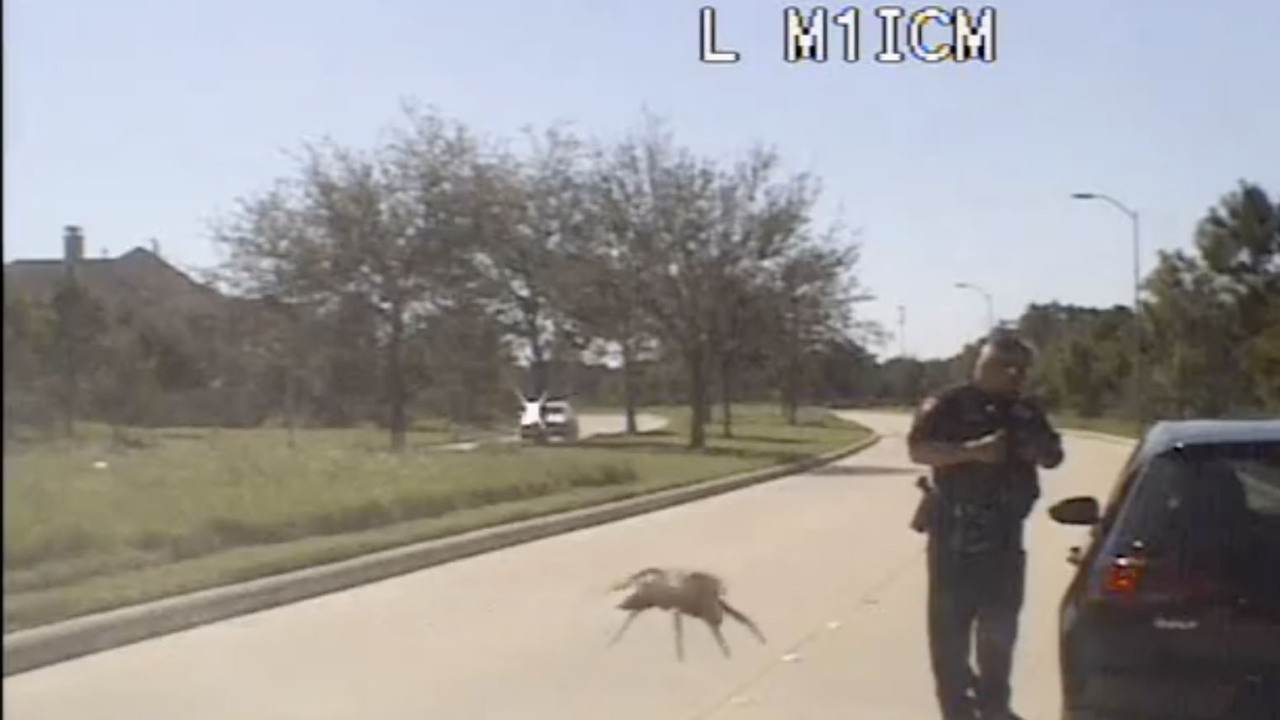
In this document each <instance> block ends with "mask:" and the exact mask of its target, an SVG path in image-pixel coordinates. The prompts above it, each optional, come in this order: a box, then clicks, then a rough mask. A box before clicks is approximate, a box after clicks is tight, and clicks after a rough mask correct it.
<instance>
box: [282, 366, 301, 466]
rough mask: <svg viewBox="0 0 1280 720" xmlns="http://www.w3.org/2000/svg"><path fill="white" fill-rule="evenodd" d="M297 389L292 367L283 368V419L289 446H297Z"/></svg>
mask: <svg viewBox="0 0 1280 720" xmlns="http://www.w3.org/2000/svg"><path fill="white" fill-rule="evenodd" d="M297 398H298V390H297V380H296V379H295V376H294V370H293V367H288V368H285V375H284V419H285V426H286V427H287V428H288V431H289V432H288V440H287V442H288V445H289V447H296V446H297V437H296V434H297V427H298V421H297V406H298V402H297Z"/></svg>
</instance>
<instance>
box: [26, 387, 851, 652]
mask: <svg viewBox="0 0 1280 720" xmlns="http://www.w3.org/2000/svg"><path fill="white" fill-rule="evenodd" d="M645 412H649V413H653V412H657V413H658V414H661V415H664V416H665V417H667V418H668V419H669V421H670V424H669V425H668V426H667V427H666V428H664V429H662V430H659V431H656V432H650V433H644V434H641V435H637V436H608V437H598V438H590V439H588V440H586V441H584V442H582V443H579V444H577V445H573V446H559V447H557V446H544V447H536V446H524V445H517V444H494V445H485V446H481V447H480V448H479V449H476V450H473V451H469V452H451V451H443V450H440V449H438V448H437V447H436V446H437V445H439V444H440V443H441V442H448V441H449V440H450V439H453V438H452V436H451V435H450V434H449V433H443V432H434V433H433V431H430V430H427V431H423V432H422V433H415V434H414V435H413V436H412V438H411V442H410V445H409V450H408V451H407V452H405V453H402V454H400V455H394V454H391V453H388V452H386V450H385V448H386V437H385V435H383V434H379V433H376V432H375V431H372V430H305V431H299V432H298V433H297V435H296V444H295V446H293V447H289V446H288V445H287V444H286V442H285V438H286V436H285V434H284V432H283V431H278V430H272V429H264V430H255V431H236V432H232V431H221V432H209V431H198V432H197V431H149V432H147V433H143V434H141V435H140V436H139V437H141V440H139V441H136V442H134V443H131V446H130V447H128V448H126V449H123V450H121V449H116V450H112V451H108V450H107V449H106V446H105V443H104V442H102V441H99V440H94V439H90V440H88V441H81V442H79V443H76V444H60V445H51V446H40V447H34V448H28V449H26V450H24V451H22V452H20V453H13V454H10V456H9V457H7V458H6V462H5V469H4V472H5V477H4V593H5V631H6V632H9V631H13V630H17V629H22V628H27V627H33V626H36V625H42V624H46V623H50V622H55V621H58V620H63V619H66V618H70V617H74V616H78V615H82V614H87V613H91V612H97V611H102V610H107V609H111V608H115V607H120V606H124V605H131V604H135V603H139V602H145V601H147V600H154V599H158V598H162V597H168V596H172V595H176V594H180V593H184V592H191V591H194V590H199V589H204V588H209V587H215V586H218V585H223V584H227V583H232V582H238V581H244V580H249V579H253V578H259V577H264V576H267V575H272V574H276V573H280V572H286V571H289V570H296V569H299V568H303V567H307V566H311V565H316V564H320V563H325V562H333V561H337V560H341V559H345V558H350V557H354V556H356V555H360V554H364V553H369V552H375V551H378V550H383V549H387V548H391V547H395V546H399V545H404V544H408V543H412V542H417V541H422V540H428V539H433V538H438V537H443V536H446V535H452V534H457V533H461V532H466V531H468V530H474V529H477V528H482V527H486V526H490V525H495V524H500V523H503V522H510V521H514V520H520V519H525V518H530V517H535V516H539V515H545V514H550V513H555V512H559V511H564V510H569V509H574V508H580V507H585V506H588V505H593V504H599V503H603V502H608V501H612V500H618V499H621V498H625V497H630V496H635V495H640V494H644V493H650V492H655V491H658V490H664V489H668V488H672V487H676V486H680V485H686V484H690V483H695V482H699V481H703V480H708V479H712V478H716V477H721V476H725V475H730V474H734V473H737V472H742V471H746V470H751V469H755V468H760V467H765V466H769V465H775V464H779V463H783V462H787V461H790V460H796V459H800V458H802V457H805V456H812V455H817V454H821V453H824V452H828V451H831V450H834V449H837V448H839V447H841V446H844V445H847V444H849V443H851V442H855V441H856V440H858V439H859V438H860V437H866V436H867V435H869V434H870V431H869V430H867V429H866V428H862V427H859V426H856V425H852V424H850V423H847V422H845V421H842V420H840V419H838V418H836V417H835V416H833V415H831V414H829V413H826V412H824V411H821V410H816V409H814V410H806V411H805V412H803V413H802V416H801V422H800V424H798V425H796V426H789V425H787V424H786V423H785V421H784V420H783V419H782V417H781V416H780V414H779V413H778V411H777V409H776V408H771V407H759V406H743V407H739V408H735V418H734V427H735V436H736V437H734V438H733V439H725V438H722V437H720V428H719V425H709V426H708V427H707V431H708V443H707V447H706V448H704V449H702V450H698V451H694V450H689V449H688V448H686V447H685V445H686V438H687V430H688V419H687V418H688V413H687V411H684V410H682V409H671V408H661V409H657V410H655V409H653V408H645Z"/></svg>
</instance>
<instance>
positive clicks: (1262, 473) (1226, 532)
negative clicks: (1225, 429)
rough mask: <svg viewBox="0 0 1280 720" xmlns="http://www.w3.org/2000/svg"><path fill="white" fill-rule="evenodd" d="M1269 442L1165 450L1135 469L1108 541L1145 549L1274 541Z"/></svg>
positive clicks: (1275, 504) (1279, 486)
mask: <svg viewBox="0 0 1280 720" xmlns="http://www.w3.org/2000/svg"><path fill="white" fill-rule="evenodd" d="M1276 445H1277V444H1274V443H1264V444H1244V445H1230V446H1223V447H1219V448H1196V449H1194V450H1192V451H1188V452H1171V453H1166V454H1163V455H1159V456H1157V457H1155V458H1153V459H1152V460H1151V461H1150V462H1149V463H1148V464H1147V465H1146V467H1145V468H1143V469H1142V470H1141V475H1140V477H1139V478H1138V482H1137V483H1136V484H1135V486H1134V488H1133V494H1132V496H1131V498H1130V499H1129V501H1128V502H1126V503H1125V507H1124V510H1123V512H1122V514H1121V516H1120V517H1119V518H1118V523H1117V527H1116V535H1115V538H1114V545H1115V546H1116V547H1115V548H1114V549H1121V548H1127V547H1130V546H1132V544H1133V542H1135V541H1140V542H1141V543H1142V544H1143V545H1145V546H1146V548H1147V549H1148V551H1149V552H1151V553H1155V554H1163V553H1167V552H1174V551H1178V552H1181V551H1195V550H1209V549H1214V548H1218V547H1219V546H1237V545H1240V544H1242V543H1243V544H1252V543H1257V542H1262V543H1265V544H1268V545H1272V546H1274V545H1277V544H1280V533H1278V532H1276V529H1277V524H1280V463H1278V462H1277V454H1276V452H1275V446H1276Z"/></svg>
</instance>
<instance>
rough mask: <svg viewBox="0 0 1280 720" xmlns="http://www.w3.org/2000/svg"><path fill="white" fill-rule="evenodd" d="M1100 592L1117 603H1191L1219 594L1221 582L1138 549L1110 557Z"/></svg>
mask: <svg viewBox="0 0 1280 720" xmlns="http://www.w3.org/2000/svg"><path fill="white" fill-rule="evenodd" d="M1100 585H1101V595H1102V599H1104V600H1113V601H1118V602H1144V603H1147V602H1188V601H1197V600H1209V599H1213V598H1215V597H1217V596H1219V595H1220V593H1221V591H1222V588H1221V586H1220V585H1219V583H1218V582H1217V581H1216V580H1214V579H1213V578H1212V577H1210V576H1209V575H1207V574H1205V573H1199V572H1194V571H1191V570H1190V569H1189V568H1180V567H1178V565H1177V564H1176V563H1169V562H1154V561H1153V560H1152V559H1151V558H1149V557H1147V556H1146V555H1145V554H1143V553H1141V552H1140V551H1139V552H1135V553H1134V554H1132V555H1121V556H1117V557H1114V558H1112V559H1111V561H1110V562H1109V563H1107V565H1106V566H1105V567H1104V568H1103V569H1102V577H1101V583H1100Z"/></svg>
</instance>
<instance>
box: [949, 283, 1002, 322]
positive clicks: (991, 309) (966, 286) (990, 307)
mask: <svg viewBox="0 0 1280 720" xmlns="http://www.w3.org/2000/svg"><path fill="white" fill-rule="evenodd" d="M956 287H958V288H960V289H961V290H972V291H974V292H976V293H979V294H981V295H982V297H984V298H986V300H987V332H991V331H992V330H995V329H996V311H995V304H994V303H993V302H992V301H991V293H989V292H987V291H986V290H984V289H982V288H981V287H978V286H977V285H974V284H973V283H967V282H958V283H956Z"/></svg>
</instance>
